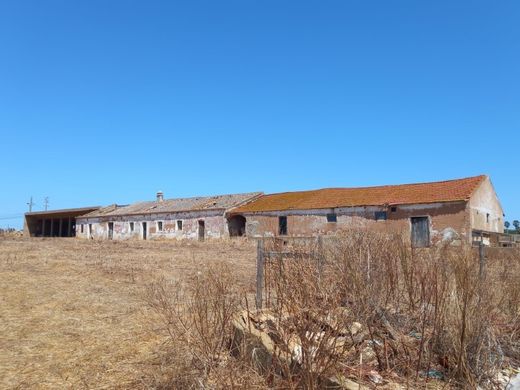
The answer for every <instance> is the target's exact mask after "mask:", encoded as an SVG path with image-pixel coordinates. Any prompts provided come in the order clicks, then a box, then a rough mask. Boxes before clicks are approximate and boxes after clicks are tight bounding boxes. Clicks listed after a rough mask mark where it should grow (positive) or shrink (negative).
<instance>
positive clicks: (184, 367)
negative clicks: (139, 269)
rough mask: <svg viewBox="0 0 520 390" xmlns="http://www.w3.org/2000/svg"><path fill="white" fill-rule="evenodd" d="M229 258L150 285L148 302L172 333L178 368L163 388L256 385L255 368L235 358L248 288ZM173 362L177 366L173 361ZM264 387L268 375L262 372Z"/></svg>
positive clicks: (173, 352) (259, 380) (170, 374)
mask: <svg viewBox="0 0 520 390" xmlns="http://www.w3.org/2000/svg"><path fill="white" fill-rule="evenodd" d="M233 275H234V274H233V271H232V269H230V267H229V266H227V265H226V264H224V263H215V264H212V265H211V266H210V267H208V268H207V269H204V270H201V271H199V272H198V273H197V275H195V276H193V277H191V278H188V279H187V280H182V281H171V282H169V281H167V280H166V279H159V280H158V281H156V282H154V283H151V284H150V285H149V286H148V288H147V290H146V301H147V303H148V304H149V305H150V307H152V308H153V309H154V310H155V311H156V312H157V314H159V317H160V318H161V319H162V321H163V328H164V330H165V331H166V332H167V333H168V334H169V336H170V337H169V346H168V350H169V351H170V353H171V355H168V354H165V355H164V356H165V357H167V356H168V358H169V359H174V361H175V364H174V366H175V370H174V371H173V372H169V376H168V377H167V378H166V379H162V381H163V382H162V383H159V384H158V383H156V384H155V385H156V386H158V387H165V388H168V387H174V388H206V387H208V386H209V387H214V388H251V387H249V386H250V385H255V375H256V374H255V373H254V371H253V370H252V369H251V368H250V367H249V366H245V365H243V364H241V363H240V362H239V361H236V360H235V359H232V358H231V355H230V348H231V342H232V337H233V326H232V320H233V317H234V316H235V315H236V313H237V312H238V310H239V307H240V303H241V298H242V297H243V291H240V290H239V289H238V288H237V287H236V277H234V276H233ZM170 367H171V365H170ZM256 381H258V382H259V386H261V384H262V379H261V378H259V377H256Z"/></svg>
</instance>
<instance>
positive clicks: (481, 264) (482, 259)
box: [478, 239, 486, 279]
mask: <svg viewBox="0 0 520 390" xmlns="http://www.w3.org/2000/svg"><path fill="white" fill-rule="evenodd" d="M478 257H479V276H480V279H484V277H485V273H486V253H485V252H484V243H483V242H482V239H481V240H480V244H479V246H478Z"/></svg>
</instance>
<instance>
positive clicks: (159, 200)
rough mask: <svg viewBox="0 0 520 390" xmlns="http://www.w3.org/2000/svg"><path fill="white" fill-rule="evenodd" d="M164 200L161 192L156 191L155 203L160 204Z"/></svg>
mask: <svg viewBox="0 0 520 390" xmlns="http://www.w3.org/2000/svg"><path fill="white" fill-rule="evenodd" d="M163 200H164V194H163V192H162V191H157V202H162V201H163Z"/></svg>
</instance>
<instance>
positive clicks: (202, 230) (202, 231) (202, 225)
mask: <svg viewBox="0 0 520 390" xmlns="http://www.w3.org/2000/svg"><path fill="white" fill-rule="evenodd" d="M205 230H206V226H205V223H204V221H203V220H199V241H204V236H205V234H206V232H205Z"/></svg>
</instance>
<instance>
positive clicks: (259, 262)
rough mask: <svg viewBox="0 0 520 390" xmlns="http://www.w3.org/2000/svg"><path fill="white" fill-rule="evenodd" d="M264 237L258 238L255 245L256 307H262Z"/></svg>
mask: <svg viewBox="0 0 520 390" xmlns="http://www.w3.org/2000/svg"><path fill="white" fill-rule="evenodd" d="M264 263H265V258H264V239H263V238H259V239H258V243H257V247H256V308H257V309H261V308H262V301H263V288H264Z"/></svg>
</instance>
